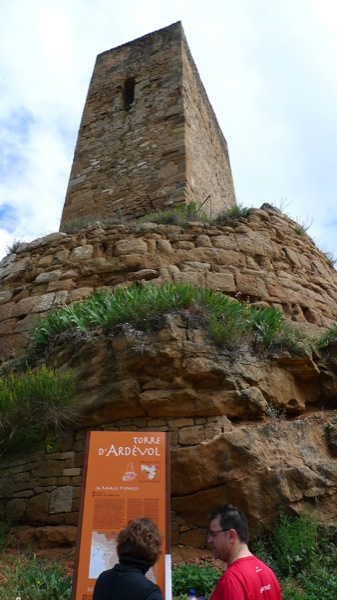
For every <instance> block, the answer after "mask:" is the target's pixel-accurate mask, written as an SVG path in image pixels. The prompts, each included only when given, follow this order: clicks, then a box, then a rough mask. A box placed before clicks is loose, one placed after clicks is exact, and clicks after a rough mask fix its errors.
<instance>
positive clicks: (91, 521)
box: [72, 431, 169, 600]
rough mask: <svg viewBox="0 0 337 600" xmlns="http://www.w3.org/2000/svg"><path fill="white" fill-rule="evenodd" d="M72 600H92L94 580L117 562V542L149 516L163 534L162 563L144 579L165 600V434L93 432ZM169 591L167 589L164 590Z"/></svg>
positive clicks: (166, 515)
mask: <svg viewBox="0 0 337 600" xmlns="http://www.w3.org/2000/svg"><path fill="white" fill-rule="evenodd" d="M85 462H86V472H85V475H84V478H83V488H82V504H81V515H80V526H79V535H78V541H77V558H76V561H75V571H74V583H73V595H72V599H73V600H92V596H93V590H94V586H95V582H96V579H97V577H98V576H99V574H100V573H101V572H102V571H105V570H107V569H111V568H112V567H113V566H114V564H116V563H117V562H118V557H117V553H116V538H117V535H118V533H119V531H120V530H121V529H123V527H125V525H127V524H128V522H129V521H130V520H131V519H135V518H138V517H151V518H152V519H153V520H154V521H155V523H156V524H157V526H158V528H159V530H160V532H161V534H162V535H163V538H164V541H163V549H162V555H161V556H160V559H159V561H158V563H157V565H155V566H154V567H153V568H152V569H150V571H149V572H148V573H147V576H148V577H149V578H150V579H152V580H153V581H155V582H156V583H157V584H158V585H159V586H160V587H161V589H162V592H163V596H164V597H165V579H166V580H167V573H165V571H166V570H167V565H168V564H169V561H167V558H166V560H165V554H166V555H168V554H169V551H168V548H169V466H168V465H169V443H168V434H167V433H163V432H159V433H156V432H149V433H148V432H147V433H140V432H115V431H114V432H112V431H111V432H110V431H91V432H90V433H88V438H87V455H86V461H85ZM167 591H169V590H167Z"/></svg>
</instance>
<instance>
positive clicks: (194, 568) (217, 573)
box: [172, 562, 223, 600]
mask: <svg viewBox="0 0 337 600" xmlns="http://www.w3.org/2000/svg"><path fill="white" fill-rule="evenodd" d="M222 573H223V571H221V570H220V569H217V568H214V567H212V566H211V565H209V564H208V563H206V562H205V563H202V564H201V565H196V564H189V563H182V564H180V565H178V566H177V567H173V569H172V593H173V596H174V597H175V598H180V599H183V598H186V597H187V594H188V591H189V590H190V589H194V590H195V591H196V592H197V596H198V597H200V596H202V597H204V598H205V599H206V600H207V599H208V598H209V597H210V595H211V593H212V592H213V589H214V588H215V586H216V584H217V582H218V580H219V579H220V577H221V575H222Z"/></svg>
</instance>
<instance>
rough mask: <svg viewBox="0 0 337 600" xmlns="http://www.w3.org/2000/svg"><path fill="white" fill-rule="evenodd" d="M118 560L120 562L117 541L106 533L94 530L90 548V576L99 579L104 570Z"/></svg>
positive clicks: (110, 567)
mask: <svg viewBox="0 0 337 600" xmlns="http://www.w3.org/2000/svg"><path fill="white" fill-rule="evenodd" d="M116 562H118V556H117V551H116V541H115V540H113V539H108V538H107V537H106V535H105V533H97V531H93V532H92V539H91V549H90V565H89V578H90V579H97V577H98V576H99V575H100V574H101V573H102V571H106V570H107V569H112V567H113V566H114V564H115V563H116Z"/></svg>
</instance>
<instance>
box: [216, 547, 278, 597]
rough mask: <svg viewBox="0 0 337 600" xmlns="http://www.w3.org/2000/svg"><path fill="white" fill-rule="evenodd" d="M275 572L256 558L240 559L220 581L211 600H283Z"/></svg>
mask: <svg viewBox="0 0 337 600" xmlns="http://www.w3.org/2000/svg"><path fill="white" fill-rule="evenodd" d="M281 598H282V596H281V588H280V584H279V582H278V581H277V579H276V576H275V574H274V572H273V571H272V570H271V569H270V568H269V567H267V565H265V564H264V563H263V562H262V561H261V560H259V559H258V558H256V556H246V557H245V558H238V559H237V560H235V561H234V562H233V563H232V564H231V565H229V567H228V569H227V570H226V571H225V572H224V574H223V575H222V576H221V578H220V579H219V581H218V583H217V585H216V588H215V590H214V592H213V594H212V595H211V598H210V600H281Z"/></svg>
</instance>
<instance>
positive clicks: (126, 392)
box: [0, 206, 337, 548]
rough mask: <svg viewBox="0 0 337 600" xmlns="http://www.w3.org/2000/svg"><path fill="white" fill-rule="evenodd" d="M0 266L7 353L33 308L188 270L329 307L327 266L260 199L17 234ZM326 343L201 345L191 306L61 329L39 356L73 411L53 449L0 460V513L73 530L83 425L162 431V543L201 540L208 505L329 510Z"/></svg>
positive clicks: (242, 289)
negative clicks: (20, 240)
mask: <svg viewBox="0 0 337 600" xmlns="http://www.w3.org/2000/svg"><path fill="white" fill-rule="evenodd" d="M0 269H1V277H2V279H1V281H2V284H1V291H0V298H1V300H2V305H1V319H2V321H1V325H2V329H1V333H2V337H1V344H2V354H3V356H4V358H5V359H9V358H10V357H11V356H12V355H13V353H15V351H17V350H16V349H20V348H24V347H25V346H26V344H27V337H26V332H27V331H28V326H29V325H30V324H31V322H32V321H33V319H34V318H35V317H36V316H37V315H40V314H45V313H46V312H47V311H48V310H50V309H51V308H53V307H54V306H61V305H62V304H65V303H69V302H72V301H74V300H77V299H80V298H82V297H85V296H86V295H88V294H90V293H91V292H92V291H94V290H95V289H99V288H102V287H111V288H113V287H115V286H116V285H121V284H122V285H125V284H128V282H131V281H139V282H142V283H143V284H144V285H146V282H147V281H151V282H152V283H158V284H159V283H162V282H163V281H166V280H173V281H176V282H178V281H179V282H180V281H186V282H188V283H193V284H196V285H199V286H207V287H213V288H216V289H220V290H222V291H223V292H224V293H228V294H230V295H232V296H236V297H238V298H243V299H245V300H247V301H248V300H250V301H251V302H255V303H256V302H257V303H260V304H261V303H262V304H273V305H276V306H280V307H282V308H283V310H284V312H285V314H286V316H287V318H289V319H290V320H292V321H293V322H294V324H295V325H296V326H297V327H302V328H304V329H306V330H307V332H310V333H312V334H316V335H317V334H319V333H320V332H322V331H323V330H324V327H327V326H329V325H330V324H331V323H332V322H334V321H335V320H336V313H337V307H336V297H337V276H336V272H335V271H334V269H333V268H332V267H331V266H330V265H329V263H328V261H327V259H326V257H325V256H324V255H323V254H322V253H321V252H320V251H319V250H318V249H317V248H316V247H315V245H314V244H313V242H312V241H311V240H310V238H308V236H306V235H299V234H298V233H297V232H296V230H295V224H294V223H293V222H292V221H290V220H289V219H287V217H285V216H283V215H282V214H281V213H280V212H279V211H277V210H275V209H273V208H271V207H268V206H265V207H264V209H263V210H254V211H252V214H251V215H250V216H249V217H248V218H247V219H239V220H236V221H231V222H228V223H227V224H226V225H223V226H221V227H215V226H213V225H208V226H207V225H204V224H201V223H190V224H188V225H187V226H186V227H185V228H183V227H177V226H168V225H165V226H164V225H154V224H143V225H141V226H138V227H137V226H133V227H131V226H124V225H118V226H117V225H116V226H114V227H110V229H107V230H104V229H103V228H101V226H100V225H98V224H97V225H95V226H92V227H90V228H87V229H86V230H83V231H80V232H78V233H76V234H73V235H66V234H60V233H59V234H54V235H53V236H48V237H47V238H43V239H41V240H37V241H35V242H32V243H31V244H28V245H25V246H22V247H21V248H20V249H19V252H18V253H17V254H16V255H11V256H9V257H7V258H6V259H4V260H3V261H2V263H1V265H0ZM336 352H337V350H336V348H335V347H333V346H332V347H330V349H329V351H328V352H327V351H324V352H323V353H322V354H321V355H318V354H314V355H313V356H309V355H305V356H291V355H290V354H289V353H286V352H279V353H274V354H272V355H267V354H265V355H263V356H259V355H256V354H252V353H251V352H250V351H248V349H246V348H241V349H240V351H238V352H229V351H228V350H224V349H222V350H221V349H219V348H218V347H216V346H214V345H213V344H212V343H211V342H210V340H209V339H208V338H207V336H206V334H205V333H204V332H203V331H202V330H201V329H198V328H197V327H195V325H193V324H192V323H191V322H190V321H189V319H188V315H186V314H184V313H182V314H180V315H168V316H167V317H166V319H165V321H164V322H163V324H162V326H161V327H160V328H159V330H158V331H156V332H154V333H151V334H150V333H143V332H139V331H136V330H134V329H133V328H132V327H130V326H129V325H125V326H123V327H121V328H119V330H118V332H117V333H115V334H114V335H111V336H100V335H98V334H97V335H96V334H95V335H93V334H91V335H87V336H83V335H81V336H78V337H75V338H74V337H73V338H70V337H67V336H60V338H59V340H58V342H57V344H56V345H55V347H54V349H53V351H52V352H51V353H50V354H49V355H48V356H45V357H43V358H42V359H41V360H43V361H44V362H46V363H47V364H48V365H51V366H54V367H56V368H65V367H70V368H72V369H73V370H74V377H75V384H76V390H77V400H78V401H79V403H80V407H81V409H80V412H81V415H80V419H79V421H78V423H77V424H76V426H75V427H74V429H73V431H72V432H69V434H68V436H67V437H66V438H65V439H64V440H63V442H62V447H61V449H60V451H58V452H54V453H53V452H52V453H49V454H44V453H38V454H36V455H32V456H29V457H25V458H22V459H20V460H16V461H10V460H9V461H7V462H6V463H5V462H3V464H2V477H1V479H0V497H1V514H2V515H7V516H9V517H11V518H13V519H14V520H17V521H21V522H22V523H25V524H27V525H29V526H34V529H33V530H30V532H27V530H22V531H21V533H20V534H19V535H21V536H22V539H27V537H29V536H31V538H32V539H34V540H35V541H39V543H40V544H47V543H51V540H52V539H54V540H57V542H56V541H55V542H54V543H60V539H61V540H62V539H63V541H64V542H66V541H67V542H72V541H73V540H74V534H75V530H76V524H77V519H78V510H79V497H80V485H81V475H82V466H83V456H84V449H85V437H86V431H87V430H88V429H106V430H134V431H136V430H137V431H151V430H152V431H158V430H163V431H169V432H170V434H171V466H172V471H171V472H172V478H171V492H172V496H171V506H172V522H171V524H172V543H173V544H174V545H175V546H179V545H183V546H192V547H194V548H204V547H205V531H206V528H207V518H206V516H207V512H208V510H209V509H211V508H212V507H213V506H214V505H215V504H218V503H222V502H233V503H237V504H239V505H240V506H241V507H242V508H243V509H244V510H245V511H246V512H247V514H248V516H249V520H250V523H251V530H252V535H253V536H254V534H255V533H256V531H257V529H258V528H260V527H261V526H262V527H263V526H271V525H272V523H273V521H274V520H275V518H276V515H277V512H278V510H279V507H280V505H285V506H287V507H288V508H290V509H291V510H293V511H294V512H296V513H303V512H305V511H307V510H310V511H311V512H314V513H316V516H317V518H318V519H319V520H321V521H324V522H332V521H333V520H334V519H335V518H336V506H337V503H336V500H337V462H336V456H337V433H336V428H337V424H335V420H336V419H335V413H334V410H335V409H336V408H337V406H336V393H337V378H336V364H337V363H336V361H337V353H336Z"/></svg>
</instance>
